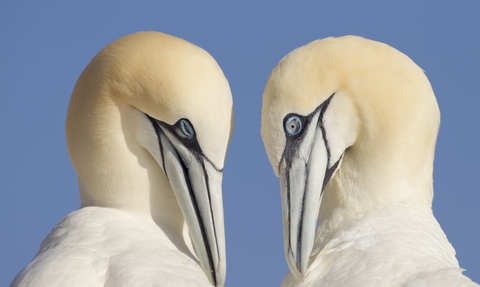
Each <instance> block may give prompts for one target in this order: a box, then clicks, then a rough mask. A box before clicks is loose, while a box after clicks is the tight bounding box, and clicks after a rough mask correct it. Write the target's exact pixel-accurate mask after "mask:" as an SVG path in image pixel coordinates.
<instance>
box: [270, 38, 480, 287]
mask: <svg viewBox="0 0 480 287" xmlns="http://www.w3.org/2000/svg"><path fill="white" fill-rule="evenodd" d="M439 122H440V113H439V109H438V105H437V102H436V99H435V96H434V94H433V91H432V88H431V86H430V83H429V82H428V79H427V78H426V76H425V74H424V73H423V71H422V70H421V69H420V68H419V67H418V66H417V65H416V64H415V63H414V62H413V61H412V60H410V59H409V58H408V57H407V56H405V55H404V54H402V53H400V52H399V51H397V50H395V49H393V48H391V47H389V46H387V45H385V44H382V43H379V42H375V41H370V40H367V39H363V38H360V37H355V36H345V37H340V38H327V39H323V40H317V41H314V42H312V43H310V44H308V45H306V46H303V47H300V48H298V49H296V50H295V51H293V52H291V53H290V54H288V55H287V56H286V57H285V58H283V59H282V60H281V61H280V62H279V63H278V65H277V66H276V67H275V68H274V69H273V71H272V73H271V75H270V77H269V79H268V81H267V85H266V88H265V93H264V101H263V111H262V137H263V141H264V144H265V149H266V151H267V154H268V157H269V159H270V162H271V164H272V167H273V169H274V171H275V173H276V175H277V176H279V177H280V186H281V196H282V208H283V226H284V242H285V255H286V259H287V263H288V265H289V268H290V271H291V272H290V273H288V274H287V275H286V276H285V277H284V279H283V282H282V286H283V287H288V286H292V287H293V286H298V287H307V286H315V287H320V286H368V287H372V286H409V287H412V286H478V285H477V284H476V283H473V282H472V281H471V280H470V279H468V278H467V277H465V276H464V275H463V274H462V271H463V269H461V268H460V267H459V264H458V262H457V259H456V258H455V250H454V249H453V247H452V246H451V244H450V243H449V242H448V240H447V238H446V236H445V234H444V232H443V230H442V229H441V227H440V225H439V224H438V222H437V221H436V219H435V218H434V216H433V212H432V209H431V205H432V200H433V180H432V173H433V157H434V150H435V141H436V136H437V132H438V126H439ZM317 220H318V225H317ZM315 228H316V229H315Z"/></svg>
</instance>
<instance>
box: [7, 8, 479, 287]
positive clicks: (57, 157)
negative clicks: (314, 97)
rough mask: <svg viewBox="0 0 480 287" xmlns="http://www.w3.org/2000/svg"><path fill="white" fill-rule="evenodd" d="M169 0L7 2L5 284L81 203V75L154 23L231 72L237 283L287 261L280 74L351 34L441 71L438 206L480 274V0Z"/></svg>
mask: <svg viewBox="0 0 480 287" xmlns="http://www.w3.org/2000/svg"><path fill="white" fill-rule="evenodd" d="M163 2H167V1H129V2H127V1H77V2H76V3H72V1H56V2H53V1H1V2H0V100H1V105H0V140H1V145H0V146H1V148H0V184H1V185H0V186H1V188H0V190H1V198H2V200H1V201H0V227H1V236H0V265H1V266H2V268H1V269H0V286H8V284H9V283H10V282H11V281H12V279H13V278H14V276H15V275H16V274H17V273H18V272H19V271H20V270H21V269H22V268H23V267H24V266H25V265H26V264H27V263H28V262H30V261H31V259H32V258H33V256H34V255H35V254H36V252H37V251H38V247H39V245H40V243H41V241H42V240H43V239H44V237H45V236H46V235H47V234H48V233H49V231H50V230H51V228H53V227H54V226H55V224H56V223H57V222H58V221H60V220H61V219H62V218H63V217H64V216H66V215H67V214H68V213H70V212H72V211H74V210H75V209H77V208H78V207H79V206H80V200H79V195H78V187H77V178H76V174H75V171H74V169H73V167H72V166H71V163H70V160H69V157H68V153H67V149H66V144H65V135H64V121H65V116H66V111H67V105H68V101H69V97H70V94H71V92H72V89H73V86H74V84H75V82H76V80H77V78H78V76H79V75H80V73H81V72H82V70H83V69H84V68H85V66H86V65H87V64H88V62H89V61H90V60H91V58H92V57H93V56H94V55H95V54H96V53H97V52H98V51H100V50H101V49H102V48H103V47H104V46H106V45H107V44H109V43H110V42H112V41H113V40H115V39H117V38H120V37H122V36H124V35H127V34H131V33H134V32H137V31H146V30H154V31H161V32H165V33H168V34H171V35H174V36H177V37H180V38H183V39H185V40H187V41H190V42H192V43H194V44H196V45H198V46H200V47H202V48H204V49H205V50H207V51H208V52H209V53H210V54H211V55H212V56H213V57H214V58H215V59H216V60H217V62H218V63H219V65H220V66H221V68H222V69H223V71H224V73H225V75H226V77H227V78H228V80H229V82H230V86H231V89H232V93H233V100H234V106H235V121H236V123H235V124H236V125H235V131H234V134H233V139H232V142H231V145H230V149H229V153H228V155H227V160H226V165H225V171H224V183H223V191H224V208H225V223H226V237H227V238H226V239H227V266H228V267H227V269H228V270H227V282H226V283H227V286H229V287H236V286H278V285H279V284H280V282H281V280H282V278H283V276H284V275H285V274H286V272H287V271H288V268H287V265H286V262H285V258H284V254H283V234H282V219H281V202H280V191H279V182H278V179H277V178H276V177H275V175H274V173H273V171H272V168H271V166H270V163H269V162H268V159H267V156H266V153H265V150H264V147H263V143H262V140H261V136H260V116H261V105H262V94H263V89H264V86H265V82H266V80H267V77H268V75H269V73H270V71H271V70H272V68H273V67H274V66H275V65H276V63H277V62H278V61H279V60H280V59H281V58H282V57H283V56H285V55H286V54H287V53H289V52H290V51H291V50H293V49H295V48H297V47H299V46H302V45H305V44H307V43H309V42H311V41H313V40H315V39H319V38H324V37H328V36H343V35H347V34H353V35H359V36H363V37H366V38H370V39H373V40H377V41H381V42H384V43H387V44H389V45H391V46H393V47H395V48H397V49H399V50H400V51H402V52H403V53H405V54H407V55H408V56H409V57H410V58H412V59H413V60H414V61H415V62H416V63H417V64H418V65H419V66H420V67H422V68H423V69H424V70H425V72H426V74H427V76H428V78H429V80H430V82H431V83H432V86H433V89H434V91H435V94H436V96H437V100H438V103H439V106H440V110H441V113H442V118H441V121H442V123H441V127H440V134H439V137H438V141H437V148H436V157H435V163H434V188H435V198H434V202H433V210H434V214H435V216H436V218H437V219H438V221H439V222H440V225H441V226H442V228H443V229H444V231H445V233H446V234H447V237H448V238H449V240H450V242H451V243H452V244H453V246H454V247H455V249H456V251H457V258H458V259H459V262H460V266H461V267H463V268H465V269H467V272H466V273H465V274H466V275H468V276H470V277H471V278H472V279H474V280H475V281H477V282H480V265H479V264H478V260H479V258H480V246H479V244H478V242H480V228H479V221H480V211H479V209H478V207H477V206H478V204H479V202H480V188H479V185H478V178H479V177H480V165H479V164H478V163H479V162H480V133H479V127H480V112H479V107H480V95H479V91H480V54H479V51H480V17H479V16H478V15H480V2H479V1H478V0H470V1H410V0H407V1H395V2H394V1H288V2H287V1H251V0H245V1H235V2H234V1H209V2H207V1H170V2H171V3H163Z"/></svg>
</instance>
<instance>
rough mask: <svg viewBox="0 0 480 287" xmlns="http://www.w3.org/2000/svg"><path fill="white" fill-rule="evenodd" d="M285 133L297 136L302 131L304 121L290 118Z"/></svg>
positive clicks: (296, 117) (294, 117)
mask: <svg viewBox="0 0 480 287" xmlns="http://www.w3.org/2000/svg"><path fill="white" fill-rule="evenodd" d="M284 128H285V132H287V134H289V135H291V136H296V135H298V133H300V132H301V131H302V120H301V119H300V118H299V117H298V116H290V117H289V118H288V119H287V120H286V121H285V127H284Z"/></svg>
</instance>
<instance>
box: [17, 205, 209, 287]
mask: <svg viewBox="0 0 480 287" xmlns="http://www.w3.org/2000/svg"><path fill="white" fill-rule="evenodd" d="M190 256H191V255H190ZM190 256H189V255H188V254H186V253H185V251H181V250H179V248H178V247H177V246H175V245H174V243H173V242H172V241H171V239H169V238H168V236H166V235H165V233H164V232H163V231H162V230H161V229H160V228H158V226H157V225H156V224H155V222H153V221H152V220H146V219H145V218H142V217H138V216H136V215H133V214H130V213H127V212H124V211H121V210H117V209H112V208H98V207H85V208H82V209H80V210H78V211H75V212H73V213H71V214H69V215H68V216H67V217H65V218H64V219H63V220H62V221H61V222H60V223H59V224H57V226H55V228H54V229H53V230H52V232H50V234H49V235H48V236H47V238H45V240H44V241H43V242H42V244H41V246H40V250H39V252H38V254H37V256H36V257H35V258H34V259H33V261H32V262H31V263H30V264H29V265H28V266H27V267H26V268H25V269H24V270H23V271H22V273H20V274H19V276H18V277H17V279H16V281H14V282H13V284H12V286H112V287H122V286H172V287H173V286H212V285H211V284H210V282H208V280H207V278H206V276H205V274H204V273H203V271H202V269H201V268H200V266H199V265H198V261H196V259H194V258H191V257H190ZM192 284H195V285H192Z"/></svg>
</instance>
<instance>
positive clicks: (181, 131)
mask: <svg viewBox="0 0 480 287" xmlns="http://www.w3.org/2000/svg"><path fill="white" fill-rule="evenodd" d="M175 132H176V133H177V135H178V136H179V137H181V138H183V139H187V140H191V139H193V137H194V136H195V130H194V129H193V127H192V125H191V124H190V122H189V121H188V120H186V119H181V120H180V121H178V126H177V128H176V129H175Z"/></svg>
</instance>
